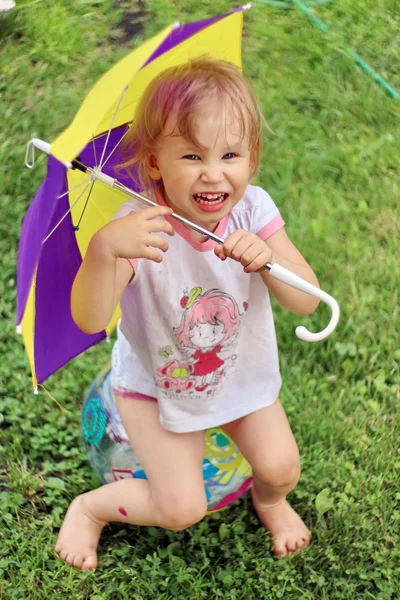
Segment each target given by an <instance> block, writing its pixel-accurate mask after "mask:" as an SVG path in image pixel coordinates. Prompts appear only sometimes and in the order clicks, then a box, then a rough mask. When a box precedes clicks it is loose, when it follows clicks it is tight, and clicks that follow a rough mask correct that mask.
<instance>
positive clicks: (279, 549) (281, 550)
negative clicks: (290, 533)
mask: <svg viewBox="0 0 400 600" xmlns="http://www.w3.org/2000/svg"><path fill="white" fill-rule="evenodd" d="M274 554H275V555H276V556H286V554H287V549H286V544H285V540H276V541H275V542H274Z"/></svg>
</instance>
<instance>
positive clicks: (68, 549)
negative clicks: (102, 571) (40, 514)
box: [55, 494, 105, 571]
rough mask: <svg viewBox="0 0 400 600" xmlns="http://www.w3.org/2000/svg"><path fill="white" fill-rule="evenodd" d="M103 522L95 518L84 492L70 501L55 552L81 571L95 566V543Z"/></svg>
mask: <svg viewBox="0 0 400 600" xmlns="http://www.w3.org/2000/svg"><path fill="white" fill-rule="evenodd" d="M104 525H105V523H102V522H100V521H98V520H97V519H95V518H94V517H93V516H92V515H91V513H90V511H89V510H88V507H87V502H86V499H85V494H83V495H82V496H78V497H77V498H75V500H73V502H71V504H70V506H69V509H68V511H67V514H66V515H65V519H64V523H63V525H62V527H61V530H60V533H59V534H58V538H57V544H56V547H55V550H56V552H58V554H59V555H60V557H61V558H62V559H63V560H65V562H66V563H68V564H69V565H71V566H72V567H76V568H77V569H81V571H85V570H89V571H91V570H93V569H95V568H96V567H97V552H96V550H97V544H98V541H99V538H100V533H101V530H102V529H103V527H104Z"/></svg>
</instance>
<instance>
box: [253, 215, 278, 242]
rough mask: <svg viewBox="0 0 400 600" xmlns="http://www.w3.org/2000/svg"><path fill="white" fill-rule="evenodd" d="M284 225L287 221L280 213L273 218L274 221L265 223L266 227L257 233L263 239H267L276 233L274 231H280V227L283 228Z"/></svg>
mask: <svg viewBox="0 0 400 600" xmlns="http://www.w3.org/2000/svg"><path fill="white" fill-rule="evenodd" d="M284 225H285V221H284V220H283V219H282V217H281V215H280V214H278V215H276V217H274V218H273V219H272V221H270V222H269V223H267V224H266V225H264V227H262V228H261V229H260V231H258V232H257V235H258V236H259V237H260V238H262V239H263V240H266V239H268V238H269V237H271V235H274V233H276V232H277V231H279V229H282V227H283V226H284Z"/></svg>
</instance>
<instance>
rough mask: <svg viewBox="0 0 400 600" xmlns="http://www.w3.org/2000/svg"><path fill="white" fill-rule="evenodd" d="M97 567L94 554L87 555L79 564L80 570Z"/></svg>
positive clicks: (91, 569) (90, 569)
mask: <svg viewBox="0 0 400 600" xmlns="http://www.w3.org/2000/svg"><path fill="white" fill-rule="evenodd" d="M96 567H97V557H96V555H92V556H87V557H86V558H85V560H84V561H83V563H82V565H81V570H82V571H93V570H94V569H95V568H96Z"/></svg>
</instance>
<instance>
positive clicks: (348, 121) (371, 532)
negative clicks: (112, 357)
mask: <svg viewBox="0 0 400 600" xmlns="http://www.w3.org/2000/svg"><path fill="white" fill-rule="evenodd" d="M176 4H178V6H176ZM233 6H235V5H234V4H233V3H231V2H228V1H227V0H214V1H213V2H211V1H209V0H185V2H182V1H180V2H178V3H176V2H173V0H152V1H151V2H150V1H142V0H138V1H136V0H132V1H131V2H130V3H129V4H126V5H123V4H122V3H120V2H118V3H115V4H113V3H112V2H111V1H110V0H105V1H102V0H97V1H96V0H73V1H72V2H67V1H66V0H31V1H24V0H19V3H18V4H17V9H15V10H14V11H13V12H11V13H8V14H1V13H0V49H1V52H0V72H1V75H0V93H1V96H0V102H1V103H0V119H1V124H2V125H1V133H0V189H1V217H2V218H1V220H0V252H1V257H2V264H1V271H0V273H1V275H0V319H1V320H0V349H1V355H2V361H1V363H0V424H1V425H0V426H1V441H0V457H1V468H0V521H1V528H0V598H1V599H3V598H4V599H7V600H36V599H45V598H49V599H51V600H65V599H66V598H71V599H74V600H75V599H79V600H84V599H85V600H86V599H89V598H90V599H91V600H114V599H115V600H117V599H118V600H119V599H129V600H131V599H133V598H135V600H149V599H157V600H158V599H159V600H167V599H168V600H169V599H172V598H177V599H185V600H187V599H190V600H203V599H207V600H214V599H217V598H223V599H224V600H245V599H246V600H252V599H254V600H274V599H275V598H284V599H285V600H328V599H329V600H333V599H335V600H336V599H338V600H339V599H340V600H359V599H379V600H398V599H399V598H400V583H399V579H400V577H399V576H400V545H399V527H400V511H399V504H400V486H399V481H400V455H399V450H398V440H399V422H398V404H399V399H400V388H399V379H400V378H399V361H400V344H399V336H398V329H399V322H400V318H399V284H400V267H399V264H400V263H399V232H400V227H399V225H400V223H399V221H400V214H399V210H398V192H399V189H398V183H399V171H398V144H399V139H398V133H399V120H398V119H399V102H398V101H396V100H394V99H393V98H392V97H390V95H389V94H387V93H386V92H385V90H384V89H383V88H382V87H381V86H380V85H378V84H377V83H376V82H375V81H373V79H372V78H371V77H370V76H368V75H367V74H366V73H365V72H364V71H362V70H361V69H360V68H359V67H358V66H357V65H356V64H355V62H354V59H353V58H352V56H351V55H350V54H349V52H348V51H346V48H348V47H349V46H351V47H352V48H353V50H355V51H356V52H357V53H359V54H360V55H361V56H362V57H363V58H364V59H365V60H366V61H367V62H368V63H369V64H371V65H372V66H373V67H374V68H375V69H376V70H377V71H378V72H379V73H380V74H381V75H382V76H383V77H384V78H385V79H386V80H388V81H390V84H391V85H392V87H393V88H395V89H397V91H400V76H399V70H398V66H399V51H398V49H399V43H400V39H399V38H400V36H399V30H400V18H399V13H398V12H397V13H396V10H397V11H398V2H397V1H396V0H374V1H373V0H365V1H364V2H363V3H362V4H361V3H355V2H354V1H352V0H335V1H333V2H330V3H321V4H315V5H314V6H313V10H314V12H315V14H316V15H318V16H319V17H320V19H322V20H323V21H324V22H325V23H326V24H327V25H328V27H329V32H328V33H323V32H321V31H320V30H319V29H318V28H317V27H315V26H314V25H313V24H312V23H311V21H310V20H309V19H308V18H307V17H306V15H305V14H304V13H302V12H301V10H300V9H299V8H298V7H295V6H292V7H291V8H290V7H287V6H271V5H269V4H266V3H257V2H255V3H254V5H253V8H252V9H251V10H250V11H247V12H246V14H245V30H244V43H243V60H244V71H245V73H246V74H247V75H248V76H249V77H250V79H251V80H252V82H253V84H254V86H255V89H256V91H257V93H258V94H259V97H260V98H261V102H262V106H263V110H264V115H265V117H266V120H267V122H268V123H269V126H270V128H271V130H272V132H268V131H266V134H265V141H264V153H263V160H262V166H261V169H260V172H259V174H258V176H257V180H256V182H257V183H258V184H260V185H262V186H263V187H265V188H266V189H267V190H268V191H269V193H270V194H271V196H272V197H273V198H274V200H275V202H276V203H277V204H278V206H279V207H280V210H281V213H282V215H283V217H284V219H285V221H286V224H287V230H288V233H289V235H290V236H291V238H292V240H293V241H294V243H295V244H296V245H297V246H298V247H299V248H300V250H301V251H302V252H303V254H304V255H305V256H306V258H307V259H308V261H309V262H310V263H311V265H312V266H313V268H314V270H315V272H316V273H317V275H318V277H319V280H320V283H321V286H322V287H323V289H325V290H326V291H327V292H328V293H330V294H332V295H334V296H335V297H336V298H337V299H338V301H339V302H340V304H341V308H342V318H341V322H340V325H339V327H338V329H337V331H336V332H335V334H334V335H332V336H331V337H330V338H329V339H328V340H327V341H325V342H322V343H318V344H307V343H304V342H301V341H300V340H298V339H297V338H296V337H295V335H294V328H295V326H296V325H298V324H304V325H306V326H307V327H308V328H310V329H312V330H315V331H316V330H319V329H321V328H322V327H324V326H325V324H326V322H327V318H328V311H327V310H326V309H325V308H324V307H320V308H319V309H318V310H317V312H316V313H315V314H314V315H313V316H312V317H299V316H296V315H293V314H290V313H288V312H285V311H284V310H282V309H280V308H279V307H278V306H277V305H276V304H275V305H274V312H275V318H276V328H277V335H278V342H279V349H280V360H281V369H282V375H283V380H284V385H283V389H282V393H281V400H282V402H283V404H284V406H285V409H286V412H287V414H288V418H289V420H290V423H291V426H292V429H293V431H294V434H295V437H296V439H297V442H298V445H299V448H300V452H301V456H302V470H303V472H302V478H301V481H300V483H299V485H298V487H297V488H296V490H295V491H294V492H293V493H292V494H291V495H290V500H291V502H292V504H293V506H294V507H295V509H296V510H297V511H298V512H299V513H300V515H301V516H302V518H303V519H304V520H305V522H306V524H307V525H308V527H309V528H310V529H311V530H312V534H313V539H312V543H311V546H310V547H309V548H307V549H306V550H305V551H304V552H302V553H301V554H300V555H296V556H292V557H288V558H285V559H281V560H278V559H275V558H274V557H273V556H272V555H271V552H270V542H269V539H268V535H267V534H266V533H265V531H264V530H263V529H262V528H261V527H260V525H259V523H258V521H257V518H256V516H255V515H254V513H253V512H252V509H251V503H250V501H249V499H248V498H245V499H244V500H242V501H240V502H239V503H237V504H236V505H234V506H232V507H230V508H229V510H226V511H223V512H221V513H218V514H216V515H214V516H211V517H207V518H206V519H205V520H204V521H203V522H201V523H199V524H198V525H196V526H193V527H191V528H190V529H189V530H187V531H184V532H179V533H173V532H165V531H162V530H158V529H156V528H139V527H133V526H132V527H129V528H126V527H123V526H122V525H117V524H112V525H110V526H108V527H107V528H106V530H105V532H104V534H103V537H102V540H101V546H100V564H99V569H98V570H97V571H96V572H95V573H86V574H83V573H80V572H78V571H76V570H74V569H71V568H70V567H68V566H67V565H66V564H64V563H63V562H62V561H61V560H60V559H58V558H57V556H56V555H55V553H54V551H53V547H54V542H55V538H56V535H57V532H58V529H59V527H60V524H61V522H62V518H63V515H64V513H65V511H66V509H67V506H68V504H69V502H70V501H71V500H72V498H74V496H76V495H77V494H79V493H82V492H84V491H86V490H88V489H91V488H93V487H96V486H97V485H98V484H99V482H98V480H97V479H96V477H95V475H94V474H93V473H92V471H91V469H90V466H89V465H88V463H87V460H86V456H85V452H84V449H83V444H82V442H81V438H80V425H79V421H80V409H81V404H82V400H83V397H84V394H85V390H86V389H87V387H88V385H89V384H90V382H91V380H92V379H93V377H94V376H95V375H96V374H97V373H98V371H100V369H101V368H102V367H103V365H104V364H105V362H106V361H107V360H108V358H109V353H110V345H109V344H107V343H103V344H100V345H99V346H97V347H96V348H92V349H91V350H89V351H88V352H87V353H86V354H85V355H82V356H80V357H78V358H77V359H75V360H74V361H73V362H72V363H71V364H69V365H68V366H67V367H65V368H64V369H62V370H61V371H60V372H59V373H57V374H56V375H54V376H53V377H52V378H51V379H50V380H48V381H47V383H46V384H45V385H46V387H47V389H48V390H49V391H50V393H51V394H52V395H53V396H54V397H55V398H56V399H57V400H58V401H59V402H60V403H61V404H62V405H63V406H65V407H66V409H67V410H68V411H69V412H68V413H64V412H62V411H61V410H60V408H59V407H58V406H57V405H56V404H55V403H54V402H53V401H52V400H51V399H50V398H49V396H47V395H46V394H45V393H44V392H43V391H41V392H40V394H39V395H38V396H35V395H34V394H33V393H32V388H31V384H30V373H29V368H28V361H27V358H26V356H25V353H24V350H23V347H22V341H21V339H20V338H19V337H18V336H16V335H15V319H14V314H15V266H16V257H17V243H18V235H19V230H20V226H21V222H22V219H23V216H24V214H25V211H26V209H27V208H28V206H29V203H30V201H31V199H32V197H33V195H34V193H35V191H36V189H37V187H38V186H39V184H40V181H41V179H42V178H43V176H44V174H45V170H46V163H45V160H44V158H43V157H42V158H41V159H40V160H38V162H37V165H36V167H35V169H34V170H32V171H29V170H28V169H27V168H26V167H25V166H24V156H25V145H26V142H27V141H28V140H29V139H30V137H31V136H32V134H34V135H36V136H37V137H40V138H42V139H45V140H48V141H50V142H51V141H52V140H53V139H54V138H55V137H56V135H57V134H58V133H59V132H61V131H62V130H63V129H64V128H65V127H66V126H67V125H68V124H69V122H70V121H71V119H72V118H73V115H74V114H75V111H76V110H77V108H78V106H79V104H80V102H81V100H82V99H83V98H84V96H85V94H86V92H87V91H88V90H89V89H90V86H91V85H92V83H94V82H95V81H96V79H97V78H98V77H99V75H100V74H101V73H103V72H104V71H106V70H107V68H109V67H110V66H111V65H112V64H113V63H114V62H115V61H116V60H117V59H118V58H120V57H122V56H124V55H125V54H126V53H127V52H128V50H129V49H131V48H133V47H135V46H137V45H139V44H140V43H141V42H142V41H143V40H144V39H146V38H148V37H149V36H150V35H152V34H154V33H156V32H157V31H159V30H160V29H161V28H162V27H164V26H165V25H167V24H169V23H172V22H174V21H176V20H180V21H182V22H184V21H186V22H187V21H190V20H197V19H201V18H205V17H208V16H213V15H216V14H219V13H222V12H225V11H228V10H229V9H231V8H232V7H233ZM396 330H397V332H396ZM60 343H62V340H60Z"/></svg>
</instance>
